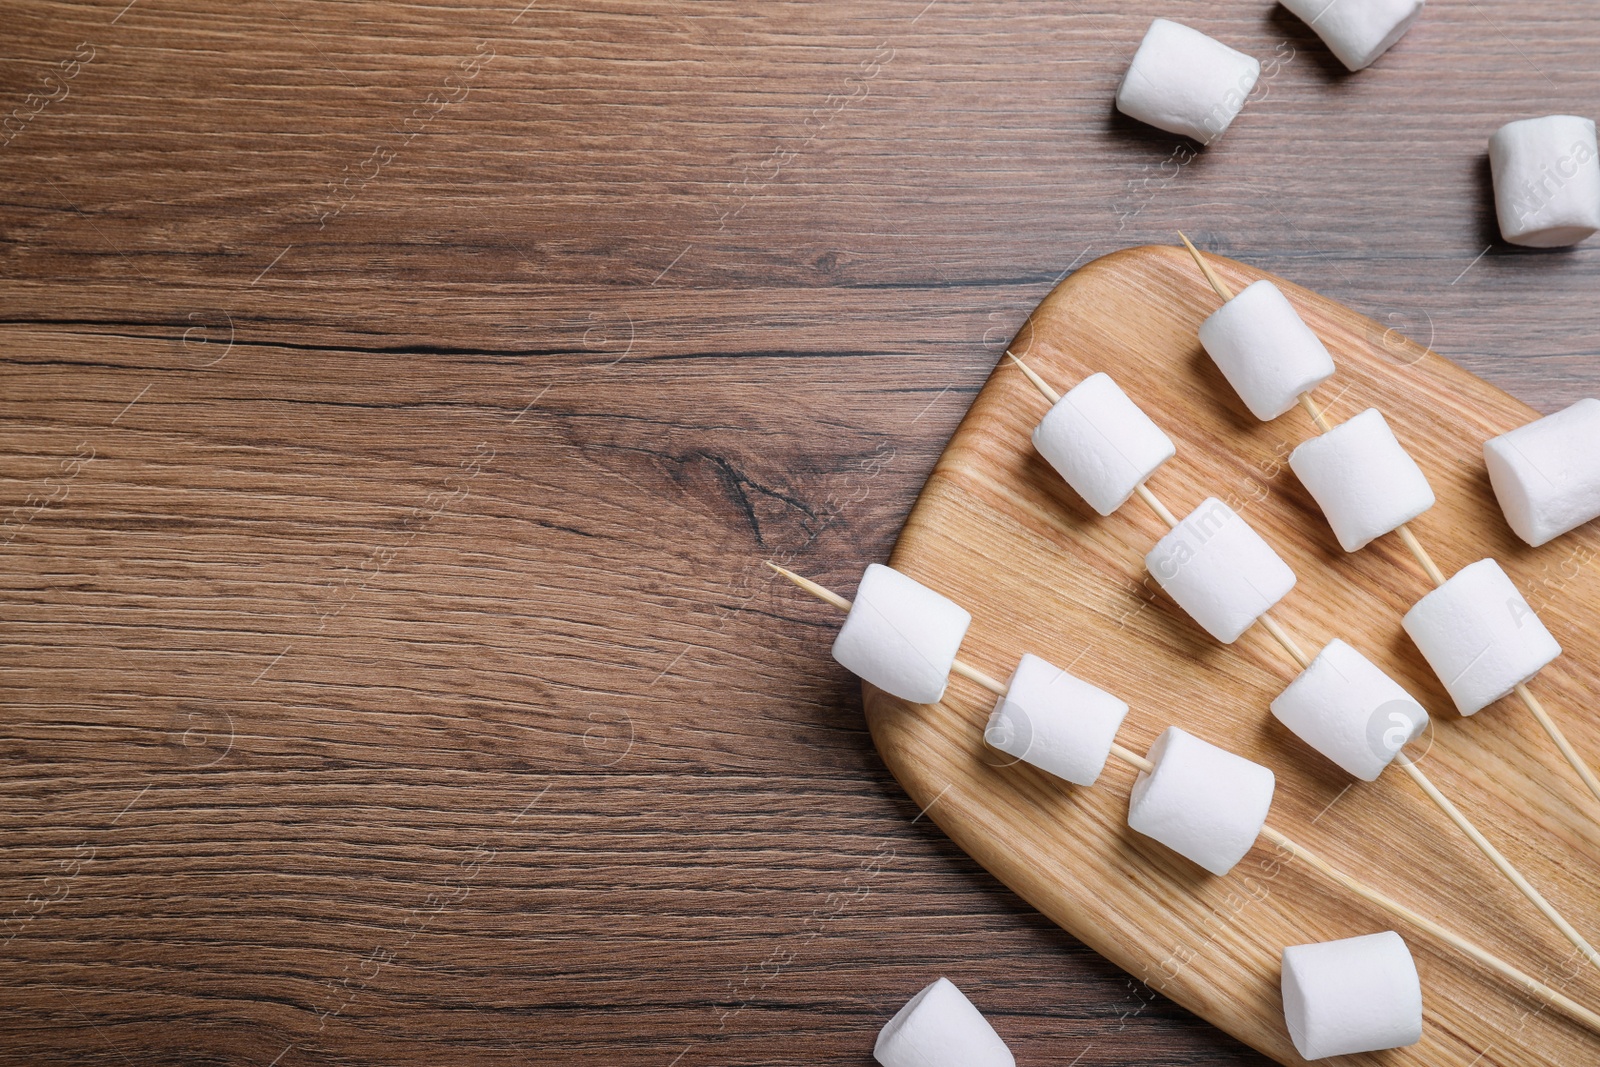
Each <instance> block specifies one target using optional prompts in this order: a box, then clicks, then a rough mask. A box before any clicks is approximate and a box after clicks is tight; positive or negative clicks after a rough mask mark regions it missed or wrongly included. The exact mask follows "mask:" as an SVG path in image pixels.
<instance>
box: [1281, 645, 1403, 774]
mask: <svg viewBox="0 0 1600 1067" xmlns="http://www.w3.org/2000/svg"><path fill="white" fill-rule="evenodd" d="M1272 714H1273V715H1274V716H1275V717H1276V718H1277V720H1278V721H1279V722H1281V723H1283V725H1285V726H1287V727H1288V728H1289V729H1290V730H1292V731H1293V732H1294V734H1295V736H1296V737H1298V738H1300V740H1302V741H1304V742H1305V743H1306V744H1308V745H1310V746H1311V747H1312V748H1314V749H1316V750H1317V751H1318V752H1320V753H1322V754H1323V755H1324V756H1326V757H1328V758H1329V759H1330V760H1332V761H1333V762H1334V763H1337V764H1338V765H1339V766H1340V767H1342V768H1343V769H1344V770H1346V771H1348V772H1349V773H1350V774H1353V775H1355V776H1356V777H1357V778H1360V779H1362V780H1363V781H1367V782H1371V781H1375V780H1376V779H1377V777H1378V775H1380V774H1382V773H1383V769H1384V768H1385V767H1387V766H1388V765H1389V763H1390V761H1391V760H1393V759H1394V757H1395V755H1396V753H1398V752H1399V751H1400V750H1401V749H1402V748H1404V747H1405V746H1406V745H1407V744H1409V743H1410V742H1412V741H1414V740H1416V738H1417V736H1418V735H1419V734H1421V733H1422V731H1423V730H1424V729H1425V728H1426V727H1427V725H1428V713H1427V712H1426V711H1424V710H1422V705H1421V704H1418V703H1417V702H1416V700H1415V699H1414V698H1413V697H1412V696H1411V694H1410V693H1407V692H1406V691H1405V690H1404V689H1403V688H1401V686H1400V683H1399V682H1396V681H1395V680H1394V679H1393V678H1390V677H1389V676H1388V675H1387V674H1385V673H1384V672H1383V670H1382V669H1381V668H1380V667H1378V665H1377V664H1375V663H1373V662H1372V661H1371V660H1369V659H1367V657H1365V656H1363V655H1362V654H1361V653H1359V652H1357V651H1356V650H1355V649H1353V648H1351V647H1350V646H1349V645H1347V644H1345V643H1344V642H1343V641H1340V640H1339V639H1337V638H1335V639H1334V640H1332V641H1329V642H1328V644H1327V647H1326V648H1324V649H1323V650H1322V651H1321V652H1320V653H1318V654H1317V658H1316V659H1314V660H1312V661H1311V666H1309V667H1307V668H1306V669H1305V670H1303V671H1301V672H1300V675H1299V677H1297V678H1296V679H1295V680H1294V681H1292V682H1290V683H1289V687H1288V688H1287V689H1285V690H1284V691H1283V692H1282V693H1280V694H1278V697H1277V699H1276V700H1274V701H1273V702H1272Z"/></svg>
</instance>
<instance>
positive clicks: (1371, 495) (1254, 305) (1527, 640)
mask: <svg viewBox="0 0 1600 1067" xmlns="http://www.w3.org/2000/svg"><path fill="white" fill-rule="evenodd" d="M1180 236H1182V235H1181V234H1180ZM1183 243H1184V245H1185V247H1187V248H1188V250H1189V253H1190V255H1192V256H1193V257H1194V261H1195V263H1196V264H1197V265H1198V266H1199V268H1200V270H1201V273H1202V274H1204V275H1205V278H1206V280H1207V281H1208V282H1209V283H1210V285H1211V287H1212V289H1214V290H1215V291H1216V293H1217V295H1218V296H1219V297H1221V298H1222V299H1223V301H1224V303H1223V305H1222V307H1221V308H1220V309H1218V310H1217V311H1216V312H1214V313H1213V314H1212V315H1211V316H1210V317H1209V318H1208V319H1206V321H1205V322H1203V323H1201V325H1200V331H1199V334H1200V343H1201V345H1202V347H1204V348H1205V350H1206V352H1207V353H1208V354H1209V355H1210V356H1211V358H1212V360H1213V361H1214V362H1215V363H1216V365H1217V367H1218V369H1219V370H1221V371H1222V374H1223V377H1225V378H1226V379H1227V380H1228V382H1229V384H1230V385H1232V386H1233V387H1234V390H1235V392H1237V393H1238V394H1239V396H1240V398H1241V399H1242V400H1244V402H1245V406H1246V407H1248V408H1250V410H1251V413H1252V414H1254V415H1255V416H1256V417H1257V418H1259V419H1261V420H1263V421H1267V420H1270V419H1273V418H1276V417H1277V416H1278V415H1281V414H1283V413H1284V412H1285V411H1287V410H1288V409H1289V408H1291V407H1293V406H1294V403H1295V400H1296V399H1298V400H1299V402H1300V404H1301V405H1302V406H1303V407H1304V408H1305V410H1306V412H1307V414H1309V415H1310V417H1311V420H1312V422H1314V423H1315V424H1316V426H1317V428H1318V429H1319V430H1321V431H1322V434H1321V435H1320V436H1318V437H1314V438H1311V439H1309V440H1307V441H1304V442H1302V443H1301V444H1300V445H1299V446H1298V447H1296V448H1295V450H1294V451H1293V452H1292V453H1291V454H1290V456H1289V466H1290V467H1291V468H1292V469H1293V470H1294V472H1295V474H1296V475H1297V476H1299V478H1300V481H1301V482H1302V484H1304V485H1305V487H1306V489H1307V490H1308V491H1309V492H1310V493H1311V496H1312V498H1313V499H1315V500H1316V502H1317V504H1318V506H1320V507H1321V508H1322V512H1323V515H1324V516H1325V517H1326V518H1327V520H1328V524H1329V525H1330V526H1331V527H1332V528H1333V531H1334V535H1335V537H1337V538H1338V541H1339V544H1340V547H1342V548H1343V549H1344V550H1345V551H1346V552H1354V551H1357V550H1359V549H1360V548H1362V547H1364V546H1365V545H1367V544H1369V543H1370V542H1371V541H1372V540H1373V539H1374V538H1377V537H1381V536H1383V535H1384V534H1386V533H1391V532H1393V533H1397V534H1398V535H1399V536H1400V539H1401V541H1402V542H1403V543H1404V544H1405V546H1406V548H1407V549H1408V550H1409V551H1410V552H1411V554H1412V555H1413V556H1414V557H1415V558H1416V560H1417V563H1418V565H1419V566H1421V568H1422V570H1423V572H1424V573H1425V574H1427V575H1428V577H1429V578H1430V579H1432V581H1433V583H1434V585H1435V586H1436V587H1437V588H1435V589H1434V591H1433V592H1431V593H1429V594H1427V595H1426V596H1424V597H1423V598H1422V599H1420V600H1419V601H1418V602H1417V603H1416V604H1415V605H1414V606H1413V607H1412V608H1411V610H1410V611H1408V612H1407V613H1406V614H1405V617H1404V618H1403V620H1402V624H1403V626H1404V627H1405V630H1406V633H1407V634H1409V635H1410V636H1411V639H1412V641H1413V642H1414V643H1415V644H1416V646H1417V648H1418V649H1419V650H1420V651H1421V652H1422V655H1423V658H1424V659H1426V660H1427V661H1428V665H1429V666H1430V667H1432V668H1433V671H1434V673H1435V674H1436V675H1438V677H1439V680H1440V681H1441V682H1442V683H1443V684H1444V687H1445V690H1446V692H1448V693H1449V694H1450V698H1451V700H1452V701H1453V702H1454V703H1455V705H1456V709H1457V710H1458V711H1460V713H1461V714H1462V715H1474V714H1476V713H1477V712H1479V711H1481V710H1482V709H1483V708H1485V707H1487V706H1488V705H1490V704H1492V703H1494V702H1495V701H1497V700H1499V699H1501V698H1503V697H1505V696H1508V695H1510V694H1511V693H1513V692H1514V693H1516V694H1517V696H1518V697H1519V698H1520V699H1521V700H1522V702H1523V704H1524V705H1525V706H1526V707H1527V708H1528V710H1529V712H1530V713H1532V714H1533V716H1534V717H1535V718H1536V719H1537V720H1538V722H1539V724H1540V725H1541V726H1542V727H1543V728H1544V730H1545V732H1546V734H1547V735H1549V737H1550V739H1551V741H1552V742H1553V743H1554V744H1555V746H1556V748H1557V750H1558V751H1560V752H1561V754H1562V756H1563V757H1564V758H1565V759H1566V760H1567V763H1568V764H1569V765H1570V766H1571V767H1572V769H1573V770H1574V772H1576V773H1577V775H1578V777H1579V778H1580V779H1581V780H1582V781H1583V783H1584V785H1585V786H1586V787H1587V788H1588V789H1589V791H1590V792H1591V793H1592V794H1593V795H1594V796H1595V798H1596V799H1597V800H1600V779H1597V778H1596V777H1595V775H1594V773H1593V771H1591V770H1590V768H1589V765H1588V764H1587V763H1586V762H1585V761H1584V760H1583V759H1582V758H1581V757H1580V756H1579V755H1578V753H1577V751H1576V750H1575V749H1573V747H1572V745H1571V743H1570V742H1568V741H1567V739H1566V736H1565V734H1564V733H1563V732H1562V731H1561V728H1560V727H1559V726H1558V725H1557V724H1556V723H1555V721H1554V720H1553V719H1552V718H1551V717H1550V715H1549V713H1548V712H1547V711H1546V710H1545V709H1544V707H1543V705H1542V704H1540V703H1539V700H1538V698H1537V697H1535V696H1534V695H1533V693H1532V691H1531V690H1529V689H1528V687H1527V683H1528V682H1530V681H1532V680H1533V678H1534V677H1535V676H1536V675H1537V674H1538V673H1539V672H1540V671H1541V670H1543V669H1544V668H1545V667H1546V666H1547V665H1549V663H1550V662H1551V661H1553V660H1554V659H1555V658H1556V657H1557V656H1558V655H1560V654H1561V646H1560V645H1559V644H1558V643H1557V642H1556V640H1555V638H1554V637H1552V636H1551V634H1550V631H1549V630H1548V629H1546V628H1545V625H1544V623H1543V622H1542V621H1540V619H1539V617H1538V615H1537V614H1535V612H1534V611H1533V609H1532V607H1530V606H1529V604H1528V602H1527V600H1525V599H1524V598H1523V596H1522V594H1521V593H1520V592H1519V591H1518V590H1517V588H1516V586H1515V585H1514V584H1513V583H1512V581H1511V579H1510V578H1509V577H1507V575H1506V573H1505V572H1504V571H1503V570H1502V569H1501V567H1500V565H1499V564H1498V563H1496V562H1495V561H1494V560H1493V559H1483V560H1479V561H1477V562H1476V563H1472V564H1469V565H1468V566H1466V567H1463V568H1462V569H1461V570H1460V571H1458V572H1457V573H1456V574H1455V576H1454V577H1451V578H1449V579H1446V578H1445V576H1444V573H1443V572H1442V571H1440V570H1439V568H1438V566H1437V565H1436V564H1435V563H1434V561H1433V559H1432V557H1431V556H1429V554H1428V552H1427V551H1426V549H1424V548H1423V546H1422V543H1421V541H1419V540H1418V539H1417V537H1416V535H1415V534H1414V533H1413V532H1412V531H1411V529H1410V527H1409V525H1408V523H1410V521H1411V520H1412V519H1415V518H1416V517H1418V516H1419V515H1421V514H1422V513H1423V512H1425V511H1427V510H1428V508H1430V507H1432V506H1433V504H1434V494H1433V490H1432V489H1431V488H1430V487H1429V485H1428V480H1427V478H1426V476H1425V475H1424V474H1423V473H1422V469H1421V468H1420V467H1418V466H1417V464H1416V461H1415V460H1413V459H1412V458H1411V456H1410V455H1409V454H1408V453H1407V452H1406V451H1405V449H1404V447H1402V446H1401V444H1400V442H1399V441H1398V440H1397V439H1396V438H1395V436H1394V433H1393V431H1392V430H1390V429H1389V425H1388V423H1387V422H1386V421H1385V420H1384V418H1383V415H1382V414H1381V413H1379V412H1378V411H1377V410H1376V409H1372V408H1369V409H1367V410H1366V411H1364V412H1362V413H1361V414H1359V415H1357V416H1355V417H1354V418H1352V419H1350V420H1349V421H1347V422H1344V423H1342V424H1340V425H1339V426H1330V425H1329V424H1328V421H1327V419H1326V418H1325V417H1324V416H1323V414H1322V412H1321V411H1319V410H1318V408H1317V406H1316V404H1315V403H1314V402H1313V401H1312V399H1311V390H1312V389H1313V388H1315V387H1316V385H1319V384H1321V383H1322V382H1323V381H1325V380H1326V379H1327V378H1328V377H1330V376H1331V375H1332V373H1333V359H1332V357H1331V356H1330V355H1328V352H1327V348H1326V347H1325V346H1324V345H1323V344H1322V342H1321V341H1320V340H1319V339H1318V338H1317V337H1316V335H1315V334H1314V333H1313V332H1312V330H1311V329H1310V327H1308V326H1306V325H1305V322H1304V320H1302V319H1301V318H1300V316H1299V314H1298V313H1297V312H1296V311H1295V310H1294V307H1293V306H1292V305H1291V304H1290V303H1289V301H1288V299H1287V298H1286V297H1284V296H1283V294H1282V292H1281V291H1280V290H1279V289H1278V288H1277V287H1276V286H1274V285H1272V283H1270V282H1267V281H1265V280H1262V281H1257V282H1253V283H1251V284H1250V285H1249V286H1247V287H1246V288H1245V289H1244V290H1243V291H1242V292H1240V293H1238V294H1237V295H1235V294H1234V293H1233V292H1232V290H1230V289H1229V287H1228V286H1227V285H1226V284H1224V283H1223V281H1222V279H1220V278H1218V277H1217V275H1216V272H1215V271H1213V270H1212V269H1211V267H1210V266H1209V265H1208V264H1207V262H1206V260H1205V257H1204V256H1202V255H1201V254H1200V251H1199V249H1197V248H1195V247H1194V245H1193V244H1192V243H1191V242H1190V241H1189V239H1188V238H1187V237H1184V238H1183ZM1253 291H1255V292H1266V291H1270V292H1271V293H1273V294H1276V295H1275V296H1274V297H1272V298H1269V299H1263V298H1260V297H1257V298H1254V299H1253V300H1252V299H1251V298H1250V294H1251V293H1252V292H1253ZM1291 340H1292V341H1293V342H1294V343H1293V345H1291V344H1290V341H1291ZM1286 352H1288V353H1289V355H1288V356H1287V357H1286V356H1285V353H1286ZM1297 364H1298V365H1301V366H1303V367H1304V368H1305V369H1304V370H1303V371H1300V372H1290V371H1286V370H1285V366H1286V365H1289V366H1293V365H1297ZM1312 369H1315V371H1316V373H1315V374H1313V373H1311V371H1312ZM1324 371H1325V372H1326V373H1324ZM1302 383H1304V384H1302ZM1297 390H1298V393H1297V395H1295V392H1296V391H1297ZM1597 446H1600V401H1593V400H1591V401H1580V402H1579V403H1577V404H1574V405H1573V406H1572V407H1571V408H1569V409H1567V410H1566V411H1563V412H1558V413H1557V414H1555V415H1552V416H1549V417H1547V418H1545V419H1540V420H1538V421H1536V422H1534V423H1531V424H1529V425H1527V426H1524V427H1521V428H1520V429H1517V430H1513V431H1511V432H1510V433H1508V434H1504V435H1502V436H1500V437H1497V438H1494V439H1492V440H1491V441H1489V442H1488V443H1486V444H1485V445H1484V456H1485V459H1486V461H1487V463H1488V466H1489V473H1490V481H1491V483H1492V484H1493V485H1494V487H1495V492H1496V496H1497V497H1498V498H1499V499H1500V501H1501V505H1502V510H1504V511H1505V513H1506V517H1507V520H1508V521H1509V522H1510V523H1511V525H1512V527H1513V528H1514V529H1516V530H1517V532H1518V533H1519V534H1521V535H1522V536H1523V538H1524V540H1527V541H1529V542H1530V543H1532V544H1543V543H1544V542H1545V541H1547V540H1549V539H1550V538H1552V537H1555V536H1557V535H1558V534H1559V533H1563V532H1565V531H1566V530H1568V529H1571V528H1573V527H1574V526H1577V525H1579V524H1581V523H1582V522H1586V521H1588V519H1590V518H1594V517H1595V516H1596V515H1600V447H1597Z"/></svg>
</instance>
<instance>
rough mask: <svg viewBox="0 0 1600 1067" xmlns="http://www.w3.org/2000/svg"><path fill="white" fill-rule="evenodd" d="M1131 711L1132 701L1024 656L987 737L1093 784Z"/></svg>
mask: <svg viewBox="0 0 1600 1067" xmlns="http://www.w3.org/2000/svg"><path fill="white" fill-rule="evenodd" d="M1127 714H1128V705H1127V704H1126V703H1124V702H1123V701H1121V700H1118V699H1117V698H1116V697H1114V696H1112V695H1111V694H1110V693H1108V692H1106V691H1105V690H1104V689H1099V688H1097V687H1095V686H1092V685H1090V684H1089V683H1088V682H1085V681H1083V680H1081V679H1079V678H1075V677H1073V676H1072V675H1070V674H1068V673H1067V672H1066V671H1064V670H1062V669H1061V668H1060V667H1057V666H1054V665H1053V664H1051V663H1049V662H1047V661H1045V660H1042V659H1040V658H1039V657H1038V656H1034V655H1031V654H1030V655H1024V656H1023V657H1022V662H1021V663H1018V664H1017V669H1016V671H1015V672H1014V673H1013V674H1012V675H1011V681H1010V683H1009V684H1008V685H1007V686H1006V695H1005V696H1003V697H1001V698H1000V699H999V700H998V701H996V702H995V706H994V713H993V714H992V715H990V716H989V725H988V727H987V728H985V730H984V732H983V739H984V740H985V741H987V742H988V743H989V744H990V745H991V746H993V747H994V748H997V749H999V750H1000V751H1001V752H1004V753H1006V754H1007V755H1011V756H1015V757H1016V758H1017V759H1019V760H1022V761H1024V762H1026V763H1031V764H1033V765H1034V766H1035V767H1038V768H1039V769H1041V770H1045V771H1049V772H1050V773H1051V774H1053V775H1056V776H1057V777H1058V778H1065V779H1066V780H1067V781H1069V782H1072V783H1073V784H1074V785H1094V783H1095V779H1097V778H1099V777H1100V772H1101V770H1103V769H1104V768H1105V765H1106V757H1108V756H1110V755H1111V746H1112V744H1113V743H1114V742H1115V741H1116V739H1117V730H1118V729H1120V728H1121V726H1122V720H1123V718H1124V717H1125V716H1126V715H1127Z"/></svg>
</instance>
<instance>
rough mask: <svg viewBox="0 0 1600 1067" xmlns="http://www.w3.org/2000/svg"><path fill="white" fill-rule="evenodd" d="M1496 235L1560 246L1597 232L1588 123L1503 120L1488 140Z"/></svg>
mask: <svg viewBox="0 0 1600 1067" xmlns="http://www.w3.org/2000/svg"><path fill="white" fill-rule="evenodd" d="M1489 172H1490V174H1492V175H1493V177H1494V208H1495V214H1496V215H1498V216H1499V218H1500V236H1502V237H1504V238H1505V239H1506V240H1507V241H1509V242H1511V243H1512V244H1514V245H1527V246H1528V247H1530V248H1561V247H1564V246H1566V245H1575V244H1577V243H1578V242H1579V241H1581V240H1583V239H1584V238H1585V237H1588V236H1589V235H1590V234H1592V233H1594V232H1595V231H1596V230H1600V149H1597V147H1596V144H1595V128H1594V120H1593V119H1586V118H1580V117H1578V116H1577V115H1545V116H1544V117H1543V118H1537V119H1519V120H1518V121H1516V122H1508V123H1506V124H1505V125H1504V126H1502V127H1500V128H1499V129H1498V130H1496V131H1495V132H1494V136H1492V137H1490V138H1489Z"/></svg>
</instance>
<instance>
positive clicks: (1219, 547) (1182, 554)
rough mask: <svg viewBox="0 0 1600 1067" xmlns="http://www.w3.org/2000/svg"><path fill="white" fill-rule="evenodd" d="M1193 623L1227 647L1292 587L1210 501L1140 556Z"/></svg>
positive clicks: (1246, 530)
mask: <svg viewBox="0 0 1600 1067" xmlns="http://www.w3.org/2000/svg"><path fill="white" fill-rule="evenodd" d="M1144 564H1145V566H1146V567H1147V568H1149V570H1150V574H1151V575H1152V576H1153V577H1154V578H1155V580H1156V581H1157V582H1158V583H1160V585H1161V588H1162V589H1165V590H1166V591H1167V595H1168V596H1170V597H1172V599H1173V600H1176V601H1177V602H1178V606H1179V607H1181V608H1182V609H1183V610H1184V611H1187V612H1188V613H1189V615H1190V616H1191V617H1192V618H1193V619H1194V621H1195V622H1197V623H1199V624H1200V626H1201V627H1202V628H1203V629H1204V630H1205V631H1206V632H1207V633H1209V634H1210V635H1211V636H1212V637H1215V638H1216V639H1217V640H1218V641H1221V642H1222V643H1223V644H1227V645H1231V644H1233V642H1235V641H1237V640H1238V639H1239V635H1240V634H1242V633H1244V632H1245V631H1246V630H1248V629H1249V628H1250V627H1251V625H1252V624H1254V623H1255V621H1256V620H1257V619H1259V618H1260V617H1261V613H1262V612H1264V611H1266V610H1268V609H1269V608H1271V607H1272V605H1274V604H1276V603H1277V602H1278V601H1280V600H1282V599H1283V598H1284V596H1285V594H1287V593H1288V592H1289V590H1291V589H1293V588H1294V571H1292V570H1290V569H1289V565H1288V564H1287V563H1285V562H1284V561H1283V560H1282V559H1280V558H1279V557H1278V554H1277V553H1276V552H1274V551H1273V550H1272V546H1271V545H1269V544H1267V543H1266V542H1265V541H1263V540H1262V539H1261V535H1260V534H1258V533H1256V532H1255V531H1254V530H1252V529H1250V527H1249V525H1248V524H1246V523H1245V521H1244V520H1243V519H1242V518H1240V517H1239V515H1238V513H1237V512H1235V511H1234V510H1233V509H1232V508H1230V507H1229V506H1228V505H1226V504H1224V503H1223V502H1222V501H1220V500H1218V499H1217V498H1216V497H1210V498H1208V499H1207V500H1205V501H1204V502H1202V503H1201V505H1200V506H1199V507H1197V508H1195V509H1194V510H1193V511H1191V512H1190V513H1189V515H1188V517H1187V518H1185V519H1184V520H1183V521H1182V522H1180V523H1178V525H1177V526H1176V527H1174V528H1173V529H1172V530H1171V531H1170V532H1169V533H1168V534H1167V536H1165V537H1163V538H1162V539H1161V540H1159V541H1157V542H1156V547H1154V548H1152V549H1151V550H1150V551H1149V553H1148V554H1147V555H1146V556H1145V557H1144Z"/></svg>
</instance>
